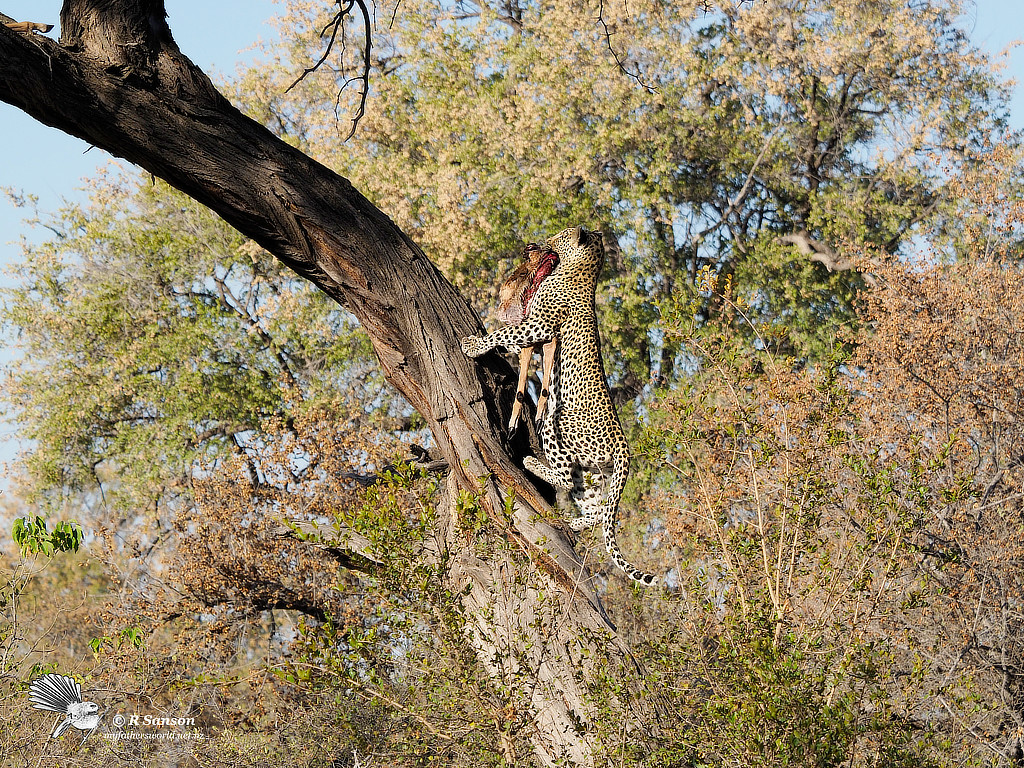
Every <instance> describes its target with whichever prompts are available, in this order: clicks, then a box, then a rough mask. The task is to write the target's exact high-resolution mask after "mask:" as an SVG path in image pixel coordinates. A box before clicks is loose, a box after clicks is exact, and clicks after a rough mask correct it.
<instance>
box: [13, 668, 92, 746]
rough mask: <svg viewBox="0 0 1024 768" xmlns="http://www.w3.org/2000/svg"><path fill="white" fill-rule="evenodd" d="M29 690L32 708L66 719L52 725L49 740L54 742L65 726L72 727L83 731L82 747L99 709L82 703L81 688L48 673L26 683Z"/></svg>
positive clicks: (75, 683) (88, 702)
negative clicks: (59, 715) (54, 713)
mask: <svg viewBox="0 0 1024 768" xmlns="http://www.w3.org/2000/svg"><path fill="white" fill-rule="evenodd" d="M28 690H29V694H28V700H29V701H30V702H32V708H33V709H43V710H46V711H47V712H57V713H59V714H62V715H64V716H65V717H64V719H63V720H61V721H60V722H59V723H57V725H56V726H54V729H53V733H51V734H50V738H53V739H56V738H57V737H58V736H60V735H61V734H62V733H64V731H66V730H67V729H68V726H74V727H75V728H77V729H78V730H80V731H86V734H85V736H83V737H82V743H83V744H84V743H85V740H86V739H87V738H89V734H90V733H92V732H93V731H94V730H96V727H97V726H98V725H99V724H100V715H99V711H100V708H99V707H98V706H96V704H95V703H94V702H91V701H82V686H81V685H79V684H78V682H77V681H75V680H74V679H72V678H70V677H67V676H66V675H58V674H56V673H53V672H50V673H49V674H46V675H43V676H42V677H37V678H36V679H35V680H33V681H32V682H31V683H29V686H28Z"/></svg>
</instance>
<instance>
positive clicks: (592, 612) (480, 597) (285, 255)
mask: <svg viewBox="0 0 1024 768" xmlns="http://www.w3.org/2000/svg"><path fill="white" fill-rule="evenodd" d="M165 16H166V14H165V12H164V6H163V2H162V0H66V2H65V3H64V8H63V10H62V12H61V22H62V36H61V41H60V43H59V44H58V43H57V42H55V41H53V40H51V39H48V38H44V37H41V36H39V35H31V34H24V33H19V32H17V31H14V30H12V29H9V28H7V27H5V26H2V25H0V99H3V100H4V101H6V102H8V103H10V104H13V105H15V106H17V107H19V108H20V109H22V110H24V111H25V112H27V113H28V114H29V115H31V116H33V117H34V118H36V119H37V120H39V121H40V122H43V123H45V124H47V125H50V126H53V127H56V128H58V129H60V130H62V131H64V132H66V133H69V134H72V135H74V136H77V137H79V138H81V139H84V140H85V141H87V142H89V143H90V144H93V145H95V146H98V147H101V148H103V149H105V150H107V151H108V152H110V153H111V154H113V155H116V156H119V157H122V158H125V159H127V160H129V161H131V162H132V163H135V164H136V165H138V166H140V167H142V168H144V169H146V170H147V171H149V172H150V173H152V174H154V175H156V176H158V177H160V178H162V179H164V180H166V181H167V182H169V183H170V184H172V185H173V186H175V187H177V188H178V189H180V190H182V191H183V192H185V193H187V194H189V195H190V196H192V197H193V198H195V199H196V200H198V201H199V202H201V203H203V204H205V205H207V206H209V207H210V208H211V209H212V210H214V211H215V212H217V213H218V214H219V215H220V216H222V217H223V218H224V219H225V220H226V221H227V222H229V223H230V224H231V225H232V226H234V227H235V228H237V229H238V230H239V231H240V232H242V233H243V234H245V235H246V236H248V237H250V238H252V239H253V240H255V241H256V242H258V243H259V244H260V245H261V246H263V247H264V248H266V249H267V250H268V251H269V252H270V253H272V254H274V256H276V257H277V258H279V259H280V260H281V261H282V262H283V263H285V264H286V265H288V266H289V267H290V268H291V269H293V270H294V271H295V272H297V273H298V274H299V275H301V276H303V277H304V278H306V279H308V280H310V281H312V282H313V283H314V284H316V285H317V286H318V287H319V288H320V289H321V290H323V291H324V292H325V293H326V294H327V295H329V296H330V297H331V298H333V299H335V300H336V301H338V302H339V303H342V304H343V305H344V306H345V307H347V308H348V309H349V310H350V311H352V312H353V313H354V314H355V315H356V316H357V317H358V318H359V320H360V321H361V322H362V324H363V327H364V328H365V330H366V332H367V333H368V334H369V336H370V338H371V339H372V341H373V345H374V348H375V350H376V353H377V355H378V357H379V358H380V364H381V366H382V368H383V371H384V373H385V375H386V377H387V379H388V381H390V382H391V384H393V385H394V386H395V387H396V388H397V389H398V390H399V391H400V392H401V393H402V394H403V395H404V396H405V397H406V399H407V400H408V401H409V402H410V403H411V404H412V406H413V407H414V408H416V410H417V411H418V412H419V413H420V414H421V415H422V416H423V417H424V418H425V419H426V421H427V423H428V425H429V427H430V429H431V430H432V432H433V435H434V438H435V440H436V442H437V449H438V452H439V453H440V454H441V456H442V457H443V459H444V460H445V461H446V462H447V463H448V466H449V467H451V472H450V475H449V481H448V489H449V497H450V498H452V499H453V498H454V496H455V494H456V492H457V491H458V490H459V489H465V490H471V491H477V490H479V489H480V488H481V487H482V488H483V493H484V502H485V505H486V508H488V509H489V511H490V512H491V513H492V515H491V517H492V520H494V521H498V522H497V523H496V524H501V525H507V530H506V531H504V534H505V538H506V539H507V540H508V541H510V542H512V543H513V545H514V546H512V547H508V548H506V549H505V550H502V551H496V552H492V553H489V554H488V555H486V556H485V557H481V556H478V554H477V553H476V551H475V548H474V541H472V540H469V539H468V538H467V536H466V534H464V533H463V532H462V530H461V529H460V526H459V525H458V524H457V522H458V521H457V520H455V519H454V515H455V511H454V504H449V505H448V508H447V509H446V510H445V514H442V515H441V523H440V524H439V530H438V531H437V539H438V541H440V542H442V543H443V546H445V547H447V548H448V555H449V559H450V560H449V561H450V564H451V568H450V581H451V586H452V591H453V593H454V594H464V595H465V596H464V598H463V601H464V602H463V608H464V611H465V614H466V616H467V617H468V623H469V626H470V628H471V629H470V634H471V636H472V641H473V643H474V645H475V647H476V649H477V651H478V654H479V658H480V660H481V663H482V664H483V666H484V667H485V668H487V669H488V670H489V671H490V672H491V674H492V675H493V677H494V679H495V681H496V683H497V684H499V685H500V686H501V687H502V688H504V689H506V690H509V689H516V690H519V691H520V693H521V694H522V696H523V698H525V699H526V700H528V701H529V704H530V707H531V708H532V712H531V713H529V714H530V716H529V717H528V718H527V720H528V721H530V722H532V725H530V724H528V725H526V726H524V727H530V728H532V730H533V735H532V743H533V745H534V748H535V752H536V755H537V757H538V758H539V761H540V762H541V763H542V764H546V765H552V764H554V763H555V762H556V761H558V760H565V761H566V762H567V763H568V764H572V765H589V764H592V762H593V759H592V756H591V748H590V744H589V742H588V736H587V732H586V731H587V723H588V721H589V719H590V717H591V710H590V708H589V707H588V705H587V703H586V701H585V691H584V684H585V679H586V669H587V667H586V665H587V664H588V663H592V662H587V661H585V660H584V659H585V658H586V656H587V655H588V654H593V653H594V652H595V651H597V652H598V653H597V657H598V658H601V657H604V658H605V659H608V657H609V654H610V656H611V660H612V661H613V662H614V663H618V664H621V665H622V666H623V667H624V668H628V667H629V666H630V665H631V664H632V662H631V660H630V657H629V653H628V649H627V648H626V647H625V646H624V644H623V643H622V641H621V640H620V639H619V638H618V637H617V635H616V634H615V631H614V628H613V627H612V626H611V624H610V622H609V620H608V618H607V616H606V615H605V613H604V611H603V609H602V607H601V604H600V602H599V600H598V598H597V596H596V595H595V593H594V591H593V588H592V585H591V579H590V576H589V575H588V573H587V571H586V569H585V568H584V567H583V566H582V564H581V562H580V559H579V557H578V556H577V554H576V552H575V551H574V549H573V545H572V541H571V539H570V538H569V535H568V534H567V533H566V532H565V530H564V529H563V528H562V527H561V526H560V525H553V524H551V523H550V522H548V521H546V520H545V518H544V516H543V515H542V514H540V513H543V512H545V511H547V508H548V507H547V504H546V503H545V501H544V499H543V498H542V496H541V495H540V494H539V493H538V491H537V489H536V488H535V487H534V486H533V485H532V484H531V483H530V481H529V480H528V479H527V478H526V477H525V476H524V475H523V474H522V472H521V470H520V468H519V464H520V459H516V460H515V461H513V460H512V458H511V455H516V454H517V452H518V453H519V454H521V452H522V450H523V446H521V445H520V446H514V447H513V446H509V445H508V444H507V442H506V441H505V440H504V438H503V437H502V434H503V429H502V425H503V424H504V423H505V422H506V421H507V418H508V415H509V412H510V410H511V403H512V390H513V389H514V378H513V377H512V375H511V370H510V368H509V366H508V365H507V364H506V363H504V361H502V360H501V359H500V358H499V357H497V356H496V355H489V356H487V357H485V358H484V359H482V360H481V361H479V362H476V361H472V360H469V359H467V358H466V357H465V356H463V355H462V354H461V352H460V350H459V344H458V340H459V339H460V338H461V337H462V336H465V335H468V334H472V333H480V332H481V330H482V329H481V326H480V321H479V318H478V316H477V314H476V313H475V312H474V311H473V309H472V308H471V307H470V306H469V304H468V303H467V302H466V300H465V299H464V298H463V297H462V296H461V295H460V294H459V293H458V292H457V291H456V290H455V288H454V287H453V286H452V285H451V284H450V283H449V282H448V281H447V280H446V279H445V278H444V277H443V276H442V275H441V274H440V272H439V271H438V270H437V269H436V268H435V267H434V265H433V264H432V263H431V262H430V261H429V260H428V259H427V258H426V257H425V256H424V254H423V253H422V251H421V250H420V249H419V248H418V247H417V246H416V245H415V243H413V242H412V241H411V240H410V239H409V238H408V237H406V236H405V234H404V233H403V232H401V231H400V230H399V229H398V227H397V226H396V225H395V224H394V223H393V222H392V221H391V220H390V219H389V218H388V217H387V216H386V215H385V214H384V213H383V212H381V211H380V210H378V209H377V208H376V207H374V206H373V205H372V204H371V203H370V202H369V201H367V200H366V199H365V198H364V197H363V196H362V195H361V194H360V193H359V192H358V191H356V190H355V189H354V188H353V187H352V185H351V184H350V183H349V182H348V181H347V180H346V179H344V178H342V177H340V176H338V175H337V174H335V173H333V172H332V171H330V170H329V169H327V168H325V167H324V166H322V165H320V164H319V163H317V162H315V161H313V160H312V159H311V158H309V157H307V156H306V155H304V154H302V153H301V152H299V151H298V150H296V149H294V148H293V147H291V146H289V145H287V144H286V143H284V142H283V141H281V140H279V139H278V138H276V137H275V136H274V135H273V134H271V133H270V132H269V131H268V130H267V129H266V128H264V127H263V126H262V125H260V124H258V123H256V122H255V121H253V120H251V119H249V118H248V117H246V116H244V115H242V114H241V113H240V112H239V111H238V110H236V109H235V108H234V107H232V106H231V105H230V104H229V103H228V101H227V100H226V99H225V98H223V96H221V95H220V94H219V93H218V92H217V91H216V89H215V88H214V86H213V85H212V83H211V82H210V80H209V78H208V77H207V76H206V75H205V74H204V73H203V72H202V71H201V70H199V69H198V68H196V67H195V66H194V65H193V64H192V63H191V62H190V61H189V60H188V59H187V58H186V57H185V56H184V55H182V54H181V53H180V51H179V50H178V49H177V47H176V45H175V44H174V41H173V38H172V36H171V32H170V30H169V29H168V28H167V25H166V22H165ZM499 404H500V405H499ZM481 478H487V479H486V480H485V481H484V482H483V483H482V484H481V480H480V479H481ZM509 493H511V494H513V495H514V497H515V505H514V510H515V513H514V515H513V519H512V521H511V522H510V523H506V522H503V521H504V517H503V515H502V514H501V510H502V499H503V498H504V497H506V496H507V495H508V494H509ZM512 584H515V585H517V588H511V587H510V586H509V585H512ZM521 585H527V587H525V588H523V587H522V586H521ZM542 594H543V595H545V597H543V598H542V597H541V595H542ZM538 619H540V620H538ZM579 638H585V640H584V642H583V643H581V644H580V643H577V640H578V639H579ZM513 650H516V652H512V651H513ZM581 672H582V673H583V674H582V675H581V674H580V673H581ZM561 764H564V763H561Z"/></svg>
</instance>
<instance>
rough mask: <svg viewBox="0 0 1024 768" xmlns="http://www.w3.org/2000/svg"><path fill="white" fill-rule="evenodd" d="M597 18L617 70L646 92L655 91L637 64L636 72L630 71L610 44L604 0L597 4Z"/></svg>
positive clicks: (610, 38) (610, 34)
mask: <svg viewBox="0 0 1024 768" xmlns="http://www.w3.org/2000/svg"><path fill="white" fill-rule="evenodd" d="M597 20H598V21H599V22H600V23H601V27H602V28H603V29H604V42H605V45H607V46H608V52H609V53H610V54H611V55H612V58H613V59H615V63H616V64H617V65H618V67H619V70H620V71H621V72H622V73H623V74H624V75H627V76H629V77H631V78H633V79H634V80H636V82H637V83H638V84H639V85H640V86H641V87H642V88H643V89H644V90H645V91H647V92H648V93H657V92H658V89H657V88H655V87H654V86H651V85H648V84H647V83H645V82H644V80H643V77H642V76H641V72H640V66H639V64H638V65H637V70H636V72H630V71H629V69H628V68H627V67H626V64H625V62H624V61H623V60H622V59H621V58H620V57H619V54H618V52H617V51H616V50H615V47H614V46H613V45H612V32H611V30H610V29H609V28H608V22H606V21H605V20H604V0H601V4H600V5H599V6H598V9H597Z"/></svg>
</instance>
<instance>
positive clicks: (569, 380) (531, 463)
mask: <svg viewBox="0 0 1024 768" xmlns="http://www.w3.org/2000/svg"><path fill="white" fill-rule="evenodd" d="M547 245H548V246H549V247H550V248H551V250H553V251H554V252H555V254H557V256H558V265H557V266H556V267H555V269H554V271H553V272H552V273H551V274H550V275H549V276H548V277H547V278H545V279H544V281H543V282H541V283H540V286H539V287H538V288H537V293H536V294H535V295H534V297H533V300H532V301H531V302H530V306H529V309H528V312H527V315H526V317H525V318H523V320H522V322H520V323H518V324H514V325H507V326H505V327H503V328H499V329H498V330H496V331H494V332H493V333H489V334H487V335H486V336H467V337H465V338H463V339H462V341H461V346H462V351H463V352H464V353H465V354H466V355H467V356H469V357H473V358H475V357H479V356H480V355H483V354H485V353H487V352H490V351H491V350H492V349H494V348H495V347H498V346H501V347H504V348H505V349H507V350H509V351H510V352H512V353H513V354H514V353H517V352H519V351H520V350H522V349H524V348H528V347H532V346H534V345H536V344H541V343H546V342H550V341H552V340H557V342H558V343H557V345H556V347H555V355H554V367H553V371H552V376H551V381H550V385H549V388H548V389H549V396H548V400H547V403H546V404H545V412H544V413H543V414H542V421H541V430H540V432H541V447H542V451H543V453H544V459H545V461H546V462H547V464H546V465H545V464H543V463H541V462H540V461H539V460H538V459H537V458H536V457H534V456H527V457H525V458H524V460H523V466H524V467H525V468H526V470H527V471H528V472H530V473H531V474H533V475H535V476H537V477H539V478H541V479H542V480H544V481H546V482H547V483H549V484H551V485H552V486H554V487H556V488H563V489H566V490H568V491H569V492H570V498H571V499H572V500H573V502H574V503H575V505H576V506H577V507H578V509H579V512H580V514H579V516H578V517H576V518H573V519H571V520H570V521H569V527H570V528H572V529H573V530H576V531H581V530H584V529H585V528H589V527H592V526H594V525H596V524H597V523H601V526H602V532H603V534H604V544H605V548H606V549H607V550H608V554H609V556H610V557H611V559H612V562H613V563H614V564H615V565H616V566H617V567H618V568H619V569H621V570H622V571H623V572H624V573H625V574H626V575H627V576H628V577H629V578H630V579H632V580H633V581H634V582H637V583H639V584H641V585H644V586H650V585H652V584H654V583H655V581H656V577H655V576H654V575H653V574H650V573H645V572H644V571H642V570H640V569H639V568H637V567H636V566H634V565H632V564H631V563H630V562H629V561H627V560H626V558H625V557H624V556H623V554H622V552H621V551H620V549H619V546H618V543H617V542H616V538H615V531H616V527H617V524H618V509H619V502H620V500H621V499H622V491H623V488H625V485H626V479H627V478H628V475H629V465H630V461H631V458H632V457H631V455H630V450H629V443H628V441H627V440H626V435H625V432H624V431H623V429H622V424H621V422H620V421H619V417H618V413H617V412H616V410H615V404H614V403H613V401H612V396H611V391H610V390H609V388H608V381H607V377H606V375H605V370H604V362H603V359H602V356H601V337H600V333H599V330H598V325H597V312H596V308H595V301H596V292H597V279H598V275H599V274H600V272H601V268H602V266H603V264H604V240H603V237H602V235H601V233H600V232H598V231H591V230H586V229H584V228H583V227H580V226H577V227H570V228H569V229H565V230H563V231H561V232H559V233H558V234H557V235H554V236H553V237H550V238H548V240H547Z"/></svg>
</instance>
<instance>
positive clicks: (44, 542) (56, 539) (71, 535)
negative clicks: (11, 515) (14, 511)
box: [11, 515, 84, 557]
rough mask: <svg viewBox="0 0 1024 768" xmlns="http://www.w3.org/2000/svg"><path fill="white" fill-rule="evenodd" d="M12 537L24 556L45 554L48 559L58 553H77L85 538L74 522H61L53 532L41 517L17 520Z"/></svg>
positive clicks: (55, 526)
mask: <svg viewBox="0 0 1024 768" xmlns="http://www.w3.org/2000/svg"><path fill="white" fill-rule="evenodd" d="M11 535H12V536H13V537H14V543H15V544H17V545H18V549H19V550H20V551H21V554H22V556H28V555H35V554H43V555H45V556H47V557H53V555H54V553H56V552H77V551H78V548H79V547H80V546H81V545H82V538H83V536H84V534H83V533H82V528H81V526H79V525H78V523H77V522H75V521H74V520H71V521H65V520H61V521H59V522H57V523H56V524H55V525H54V526H53V530H52V531H51V530H49V528H48V527H47V524H46V520H45V519H44V518H43V517H42V516H40V515H36V516H35V517H32V518H29V517H19V518H17V519H15V521H14V525H13V527H12V528H11Z"/></svg>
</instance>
